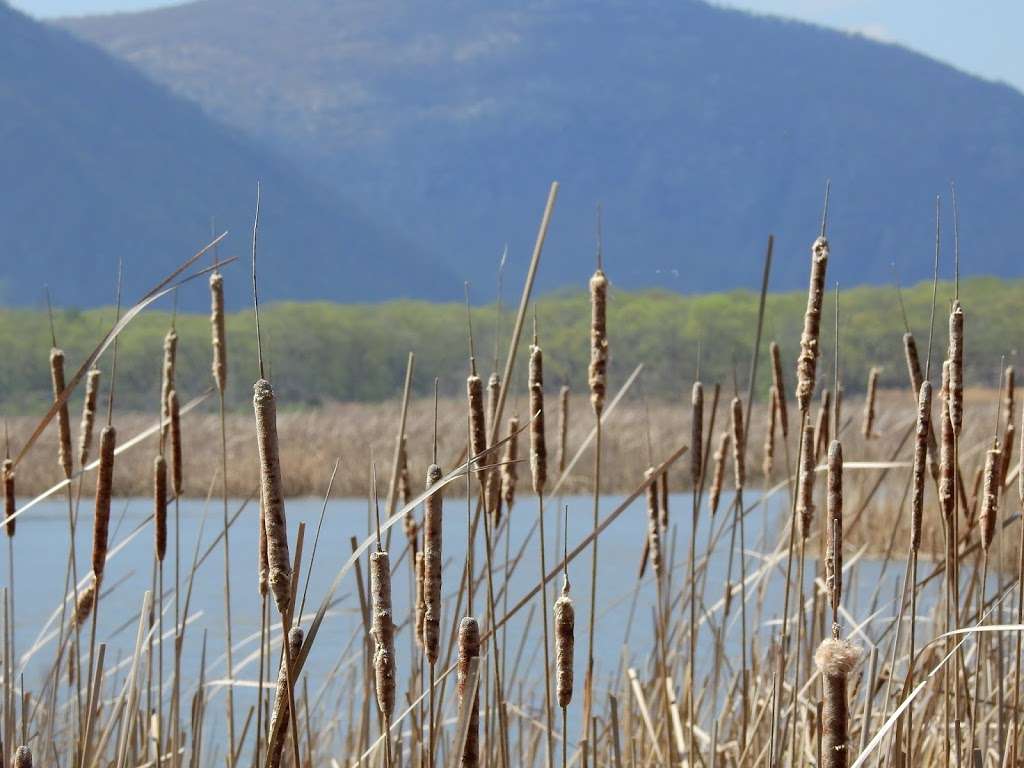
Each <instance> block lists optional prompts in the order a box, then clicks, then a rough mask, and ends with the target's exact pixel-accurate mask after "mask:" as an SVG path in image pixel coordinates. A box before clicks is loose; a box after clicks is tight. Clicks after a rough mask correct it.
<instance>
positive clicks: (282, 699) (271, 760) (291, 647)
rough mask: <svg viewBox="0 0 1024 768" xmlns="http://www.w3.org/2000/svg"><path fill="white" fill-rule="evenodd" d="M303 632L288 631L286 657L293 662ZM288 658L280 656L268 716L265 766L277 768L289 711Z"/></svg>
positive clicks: (300, 645) (285, 736) (286, 736)
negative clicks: (272, 705)
mask: <svg viewBox="0 0 1024 768" xmlns="http://www.w3.org/2000/svg"><path fill="white" fill-rule="evenodd" d="M303 639H304V634H303V632H302V630H301V629H300V628H299V627H292V628H291V630H290V631H289V632H288V657H289V658H291V659H292V662H293V663H294V660H295V657H296V656H298V655H299V651H300V650H302V641H303ZM287 661H288V659H286V658H284V657H282V658H281V668H280V669H279V670H278V673H277V691H276V692H275V694H274V710H273V713H272V714H271V716H270V733H271V736H270V744H269V745H268V747H267V768H278V767H279V766H280V765H281V753H282V752H283V751H284V743H285V741H286V740H287V739H288V736H289V732H288V724H289V711H290V709H291V707H289V705H288V666H287Z"/></svg>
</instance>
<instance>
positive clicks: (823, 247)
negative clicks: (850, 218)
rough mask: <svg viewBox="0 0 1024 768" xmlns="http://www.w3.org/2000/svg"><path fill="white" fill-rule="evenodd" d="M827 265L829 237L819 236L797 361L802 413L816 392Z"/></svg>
mask: <svg viewBox="0 0 1024 768" xmlns="http://www.w3.org/2000/svg"><path fill="white" fill-rule="evenodd" d="M827 267H828V240H826V239H825V237H824V236H822V237H819V238H817V239H816V240H815V241H814V243H813V244H812V245H811V277H810V285H809V286H808V289H807V310H806V311H805V312H804V329H803V332H802V333H801V334H800V357H799V358H798V359H797V365H796V376H797V382H796V400H797V404H798V405H799V407H800V412H801V413H807V411H808V409H809V408H810V405H811V394H812V393H813V392H814V379H815V373H816V371H817V366H818V355H819V352H820V350H819V336H820V334H821V305H822V298H823V296H824V292H825V270H826V268H827Z"/></svg>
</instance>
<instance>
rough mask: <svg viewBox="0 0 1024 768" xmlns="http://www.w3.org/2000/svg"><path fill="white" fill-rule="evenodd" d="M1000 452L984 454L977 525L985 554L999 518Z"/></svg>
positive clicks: (996, 449)
mask: <svg viewBox="0 0 1024 768" xmlns="http://www.w3.org/2000/svg"><path fill="white" fill-rule="evenodd" d="M1001 464H1002V461H1001V460H1000V451H999V449H998V448H992V449H990V450H989V451H988V452H986V454H985V479H984V486H983V487H984V491H983V493H984V496H983V498H982V501H981V512H980V515H979V521H978V522H979V523H980V524H981V546H982V547H983V548H984V550H985V552H986V553H987V552H988V550H989V548H990V547H991V546H992V540H993V538H995V533H996V519H997V518H998V516H999V467H1000V466H1001Z"/></svg>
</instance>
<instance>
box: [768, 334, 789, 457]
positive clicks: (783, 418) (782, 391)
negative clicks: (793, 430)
mask: <svg viewBox="0 0 1024 768" xmlns="http://www.w3.org/2000/svg"><path fill="white" fill-rule="evenodd" d="M771 353H772V386H773V387H775V391H776V392H777V393H778V394H779V403H778V404H779V426H780V427H781V428H782V437H783V438H787V437H789V413H788V412H787V410H786V383H785V381H784V380H783V378H782V353H781V352H780V351H779V345H778V343H777V342H774V341H773V342H772V344H771Z"/></svg>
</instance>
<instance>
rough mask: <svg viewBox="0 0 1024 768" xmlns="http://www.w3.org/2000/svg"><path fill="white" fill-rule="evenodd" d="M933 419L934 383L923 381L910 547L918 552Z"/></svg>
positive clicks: (917, 432) (918, 407)
mask: <svg viewBox="0 0 1024 768" xmlns="http://www.w3.org/2000/svg"><path fill="white" fill-rule="evenodd" d="M931 421H932V385H931V382H930V381H923V382H921V394H920V397H919V398H918V402H917V428H916V431H915V435H914V469H913V473H914V474H913V481H914V486H913V493H912V495H911V503H910V511H911V518H910V520H911V525H910V548H911V549H912V550H913V551H915V552H917V550H918V549H920V547H921V520H922V515H923V513H924V472H925V460H926V458H927V455H928V431H929V430H930V429H931Z"/></svg>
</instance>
